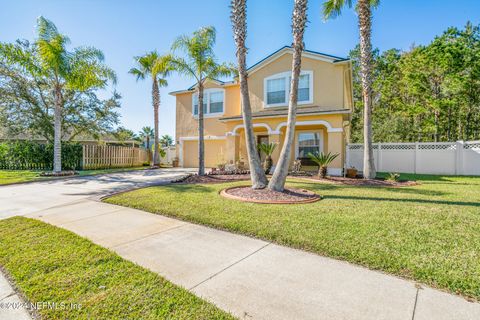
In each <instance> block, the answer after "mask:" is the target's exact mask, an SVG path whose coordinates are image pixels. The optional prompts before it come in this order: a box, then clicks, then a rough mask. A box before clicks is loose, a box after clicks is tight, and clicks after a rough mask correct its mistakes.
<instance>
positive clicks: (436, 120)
mask: <svg viewBox="0 0 480 320" xmlns="http://www.w3.org/2000/svg"><path fill="white" fill-rule="evenodd" d="M359 55H360V52H359V47H356V48H355V49H353V50H352V51H351V52H350V57H351V59H352V63H353V76H354V99H355V108H354V112H353V115H352V128H351V141H352V142H361V141H363V132H362V129H361V128H362V127H363V102H362V93H361V87H360V80H359V79H360V66H359ZM372 65H373V73H372V81H373V87H372V92H373V101H372V110H373V111H372V112H373V115H372V129H373V140H374V141H377V142H415V141H420V142H428V141H456V140H479V139H480V25H473V24H472V23H470V22H468V23H467V24H466V25H465V26H464V27H463V28H456V27H451V28H449V29H447V30H446V31H445V32H443V34H441V35H439V36H437V37H435V38H434V39H433V41H432V42H431V43H429V44H427V45H418V46H412V47H411V48H410V49H409V50H406V51H401V50H398V49H390V50H386V51H384V52H381V53H380V52H379V50H378V49H377V50H374V51H373V55H372Z"/></svg>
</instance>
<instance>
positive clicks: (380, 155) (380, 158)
mask: <svg viewBox="0 0 480 320" xmlns="http://www.w3.org/2000/svg"><path fill="white" fill-rule="evenodd" d="M377 146H378V148H377V161H378V168H377V171H380V172H382V143H380V142H379V143H378V144H377Z"/></svg>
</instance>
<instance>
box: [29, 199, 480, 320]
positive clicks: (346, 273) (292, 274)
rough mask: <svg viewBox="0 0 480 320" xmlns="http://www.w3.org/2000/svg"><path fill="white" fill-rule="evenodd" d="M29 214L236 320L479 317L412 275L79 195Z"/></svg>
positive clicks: (473, 308)
mask: <svg viewBox="0 0 480 320" xmlns="http://www.w3.org/2000/svg"><path fill="white" fill-rule="evenodd" d="M28 216H30V217H34V218H37V219H40V220H42V221H45V222H48V223H51V224H54V225H57V226H60V227H62V228H65V229H68V230H71V231H73V232H75V233H77V234H79V235H82V236H85V237H87V238H89V239H91V240H92V241H94V242H95V243H97V244H99V245H102V246H104V247H107V248H110V249H112V250H114V251H115V252H117V253H118V254H119V255H120V256H122V257H124V258H126V259H129V260H131V261H134V262H136V263H138V264H139V265H141V266H144V267H146V268H148V269H150V270H153V271H155V272H158V273H159V274H160V275H162V276H164V277H165V278H167V279H168V280H170V281H172V282H173V283H176V284H178V285H181V286H183V287H185V288H188V289H189V290H191V291H192V292H193V293H195V294H196V295H198V296H201V297H203V298H205V299H206V300H208V301H210V302H213V303H214V304H216V305H217V306H218V307H220V308H222V309H224V310H227V311H229V312H232V313H233V314H234V315H236V316H238V317H239V318H241V319H349V320H352V319H368V320H371V319H388V320H394V319H402V320H403V319H404V320H411V319H414V320H423V319H424V320H430V319H438V320H442V319H456V320H457V319H458V320H462V319H465V320H466V319H469V320H474V319H480V304H478V303H471V302H468V301H466V300H465V299H463V298H461V297H458V296H454V295H450V294H447V293H444V292H441V291H438V290H434V289H431V288H418V287H417V286H416V285H415V283H414V282H411V281H406V280H403V279H399V278H397V277H394V276H390V275H386V274H383V273H381V272H376V271H372V270H368V269H366V268H362V267H359V266H355V265H352V264H349V263H346V262H342V261H338V260H334V259H329V258H325V257H322V256H318V255H315V254H310V253H307V252H303V251H300V250H295V249H291V248H287V247H282V246H279V245H275V244H272V243H269V242H265V241H261V240H257V239H252V238H249V237H245V236H240V235H236V234H231V233H228V232H224V231H219V230H216V229H211V228H207V227H203V226H198V225H194V224H190V223H186V222H183V221H179V220H175V219H170V218H167V217H163V216H159V215H154V214H150V213H146V212H143V211H139V210H134V209H129V208H123V207H119V206H115V205H110V204H105V203H100V202H97V201H93V200H92V199H88V198H87V199H85V198H81V199H78V198H72V201H70V202H69V203H63V204H59V205H57V206H55V207H54V208H50V209H45V210H40V211H38V212H35V213H31V214H29V215H28Z"/></svg>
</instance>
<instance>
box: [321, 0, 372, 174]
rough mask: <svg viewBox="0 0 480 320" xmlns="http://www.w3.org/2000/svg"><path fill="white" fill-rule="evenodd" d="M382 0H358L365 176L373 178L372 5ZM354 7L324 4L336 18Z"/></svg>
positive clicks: (346, 2)
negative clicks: (345, 9)
mask: <svg viewBox="0 0 480 320" xmlns="http://www.w3.org/2000/svg"><path fill="white" fill-rule="evenodd" d="M379 3H380V0H357V6H356V9H357V12H358V27H359V29H360V70H361V78H362V96H363V107H364V112H363V117H364V120H363V140H364V149H363V177H364V178H365V179H373V178H375V176H376V171H375V163H374V159H373V145H372V119H371V118H372V41H371V35H372V7H373V8H375V7H377V6H378V5H379ZM345 6H348V7H352V0H327V1H325V2H324V4H323V16H324V17H325V18H326V19H328V18H335V17H337V16H339V15H340V14H341V13H342V9H343V8H344V7H345Z"/></svg>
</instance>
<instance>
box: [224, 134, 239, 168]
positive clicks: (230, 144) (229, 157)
mask: <svg viewBox="0 0 480 320" xmlns="http://www.w3.org/2000/svg"><path fill="white" fill-rule="evenodd" d="M238 145H239V136H238V135H228V136H227V150H226V154H225V161H226V162H227V164H230V163H232V164H235V162H236V161H237V160H238Z"/></svg>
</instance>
